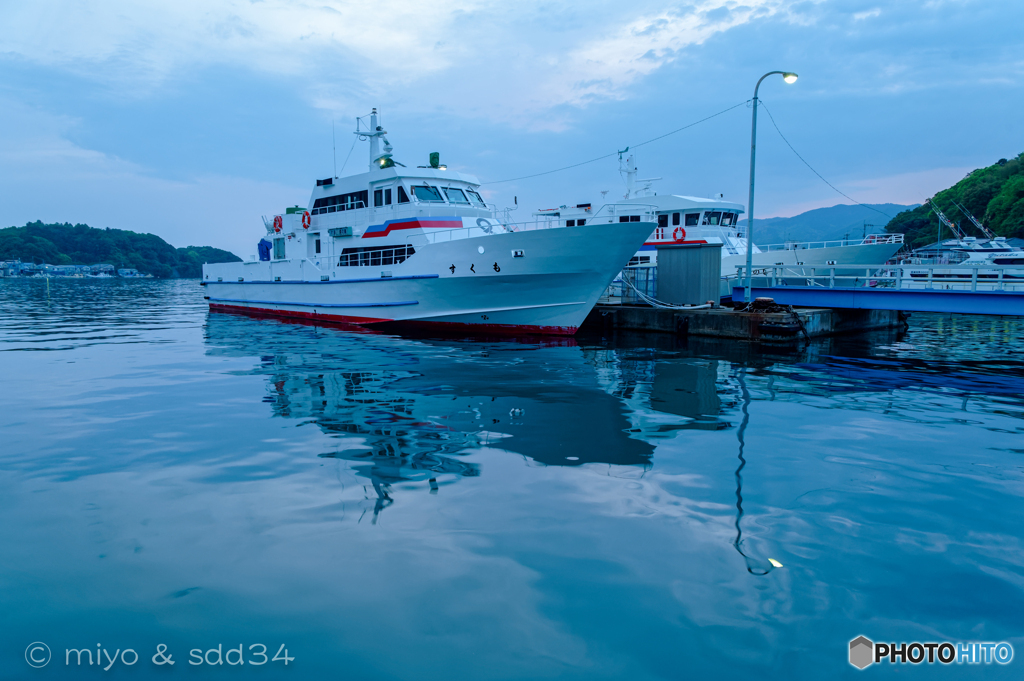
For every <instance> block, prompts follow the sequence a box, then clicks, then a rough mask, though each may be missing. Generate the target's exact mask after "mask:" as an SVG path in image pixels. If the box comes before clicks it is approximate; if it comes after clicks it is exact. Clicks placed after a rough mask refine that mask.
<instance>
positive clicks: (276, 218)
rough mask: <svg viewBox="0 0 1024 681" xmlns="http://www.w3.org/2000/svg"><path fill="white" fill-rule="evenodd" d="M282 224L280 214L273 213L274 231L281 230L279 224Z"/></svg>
mask: <svg viewBox="0 0 1024 681" xmlns="http://www.w3.org/2000/svg"><path fill="white" fill-rule="evenodd" d="M283 224H284V220H282V219H281V216H280V215H275V216H274V231H275V232H280V231H281V226H282V225H283Z"/></svg>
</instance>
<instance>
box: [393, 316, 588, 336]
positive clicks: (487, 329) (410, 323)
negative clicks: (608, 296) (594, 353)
mask: <svg viewBox="0 0 1024 681" xmlns="http://www.w3.org/2000/svg"><path fill="white" fill-rule="evenodd" d="M391 324H393V325H395V326H406V327H410V328H414V329H437V330H438V331H463V332H468V333H476V334H481V335H493V336H521V335H523V334H527V335H529V334H541V335H544V336H572V335H574V334H575V333H576V331H578V330H579V327H576V326H541V325H539V324H465V323H462V322H427V321H422V320H419V319H410V320H406V321H394V322H390V323H389V325H391Z"/></svg>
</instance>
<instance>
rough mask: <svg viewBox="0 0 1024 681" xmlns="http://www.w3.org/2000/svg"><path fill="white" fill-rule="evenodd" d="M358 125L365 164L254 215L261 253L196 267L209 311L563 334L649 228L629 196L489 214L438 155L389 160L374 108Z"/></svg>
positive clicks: (648, 214)
mask: <svg viewBox="0 0 1024 681" xmlns="http://www.w3.org/2000/svg"><path fill="white" fill-rule="evenodd" d="M356 127H357V130H356V134H357V135H358V136H359V138H360V139H366V140H369V146H370V165H369V171H368V172H366V173H361V174H358V175H352V176H349V177H343V178H328V179H325V180H318V181H317V186H316V188H315V189H314V190H313V193H312V196H311V197H310V199H309V203H308V204H307V205H306V206H295V207H292V208H289V209H287V210H286V211H285V212H284V213H282V214H280V215H275V216H274V217H273V219H272V220H267V219H266V218H264V225H265V227H266V237H267V238H265V239H263V240H261V242H260V248H259V250H260V254H259V259H256V256H252V259H251V260H250V261H248V262H241V263H223V264H211V265H204V266H203V281H202V283H203V285H205V286H206V298H207V299H208V300H209V304H210V307H211V308H213V309H233V310H243V311H249V312H256V313H263V314H271V315H279V316H287V317H302V318H313V319H323V320H332V321H338V322H350V323H356V324H380V323H386V322H402V323H405V324H443V325H447V326H448V327H449V328H450V327H453V326H465V327H469V328H471V329H472V330H474V331H480V332H499V333H548V334H573V333H575V332H576V330H577V328H578V327H579V325H580V324H581V323H582V322H583V320H584V318H585V317H586V316H587V313H588V312H589V311H590V309H591V308H592V307H593V305H594V303H595V302H596V301H597V299H598V297H599V296H600V295H601V294H602V292H603V291H604V290H605V288H606V287H607V286H608V284H609V283H610V282H611V281H612V279H613V278H614V277H615V275H616V274H617V273H618V272H619V271H620V270H621V269H622V267H623V266H625V265H626V263H627V262H628V261H629V258H630V256H631V255H632V254H633V253H635V252H636V250H637V249H638V248H639V247H640V246H641V245H642V244H643V242H644V240H645V239H646V238H647V237H648V236H649V235H650V233H651V232H652V231H653V229H654V228H655V216H654V212H653V208H652V207H651V206H649V205H647V204H644V203H643V202H638V201H633V202H626V203H617V204H609V205H606V206H603V207H602V208H601V209H600V210H597V211H594V212H593V213H592V214H588V215H587V217H585V218H582V219H575V220H572V221H568V222H567V221H565V220H550V219H547V220H542V221H539V222H536V223H531V224H522V223H519V224H517V223H513V222H512V221H510V220H508V219H499V218H498V217H497V214H496V211H495V209H494V207H493V206H492V205H489V204H487V203H486V202H485V201H484V200H483V198H482V197H481V196H480V194H479V192H478V189H479V186H480V183H479V182H478V181H477V179H476V178H475V177H473V176H472V175H466V174H463V173H459V172H455V171H452V170H448V169H447V168H446V167H445V166H444V165H441V164H440V163H439V158H438V155H437V154H431V157H430V163H429V165H427V166H419V167H417V168H407V167H405V166H404V165H402V164H401V163H398V162H397V161H395V160H394V159H393V157H392V153H391V152H392V150H393V148H392V146H391V144H390V143H389V142H388V140H387V138H386V137H385V135H386V134H387V132H386V131H385V130H383V129H382V127H381V126H380V125H378V121H377V111H376V109H374V111H373V113H372V114H371V115H370V127H369V129H368V130H359V129H358V128H359V126H358V124H357V126H356ZM382 142H383V151H381V143H382Z"/></svg>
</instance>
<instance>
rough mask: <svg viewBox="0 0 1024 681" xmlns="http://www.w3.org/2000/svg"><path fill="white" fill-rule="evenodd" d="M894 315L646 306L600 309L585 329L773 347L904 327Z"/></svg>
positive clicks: (767, 304) (765, 306)
mask: <svg viewBox="0 0 1024 681" xmlns="http://www.w3.org/2000/svg"><path fill="white" fill-rule="evenodd" d="M903 319H904V318H903V317H902V316H901V314H900V312H898V311H895V310H840V309H827V308H807V309H793V308H790V307H788V306H783V305H778V304H775V303H773V302H772V301H762V302H761V303H760V304H757V305H755V306H753V309H751V310H748V311H741V310H734V309H732V308H728V307H715V308H703V309H701V308H700V307H698V308H696V309H693V310H686V309H664V308H656V307H647V306H641V305H597V306H595V307H594V309H593V310H591V312H590V314H589V315H588V316H587V319H586V321H584V322H583V326H582V327H581V328H582V330H584V331H587V330H590V331H600V332H605V333H607V332H611V331H616V330H623V331H650V332H657V333H669V334H674V335H677V336H705V337H712V338H729V339H735V340H750V341H759V342H770V343H779V342H782V343H786V342H797V341H801V340H809V339H811V338H817V337H822V336H831V335H836V334H844V333H856V332H860V331H867V330H872V329H888V328H894V327H898V326H903V324H904V321H903Z"/></svg>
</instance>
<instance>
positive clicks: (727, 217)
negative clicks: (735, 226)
mask: <svg viewBox="0 0 1024 681" xmlns="http://www.w3.org/2000/svg"><path fill="white" fill-rule="evenodd" d="M735 219H736V214H735V213H722V226H724V227H728V226H729V225H731V224H732V223H733V220H735Z"/></svg>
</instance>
